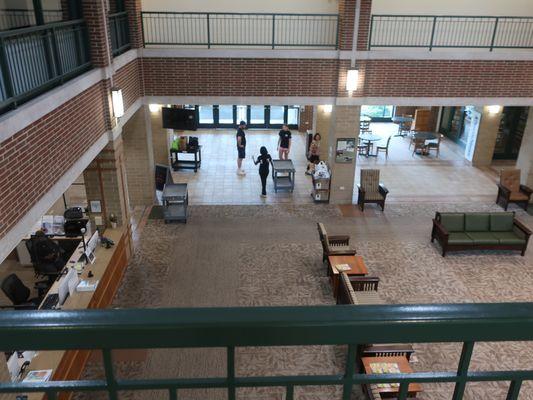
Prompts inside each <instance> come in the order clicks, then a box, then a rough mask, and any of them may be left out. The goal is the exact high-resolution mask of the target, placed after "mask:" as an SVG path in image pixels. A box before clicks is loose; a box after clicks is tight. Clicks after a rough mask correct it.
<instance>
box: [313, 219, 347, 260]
mask: <svg viewBox="0 0 533 400" xmlns="http://www.w3.org/2000/svg"><path fill="white" fill-rule="evenodd" d="M317 228H318V236H319V237H320V242H321V243H322V262H326V261H327V260H328V256H332V255H337V256H339V255H340V256H353V255H354V254H357V251H356V250H355V248H353V247H351V246H350V236H348V235H336V236H329V235H328V233H327V232H326V227H325V226H324V224H323V223H322V222H317Z"/></svg>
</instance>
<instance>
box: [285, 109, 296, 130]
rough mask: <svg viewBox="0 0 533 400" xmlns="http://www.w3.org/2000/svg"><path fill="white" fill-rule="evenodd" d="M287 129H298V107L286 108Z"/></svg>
mask: <svg viewBox="0 0 533 400" xmlns="http://www.w3.org/2000/svg"><path fill="white" fill-rule="evenodd" d="M285 123H286V124H287V125H288V126H289V129H298V125H299V123H300V107H299V106H287V121H286V122H285Z"/></svg>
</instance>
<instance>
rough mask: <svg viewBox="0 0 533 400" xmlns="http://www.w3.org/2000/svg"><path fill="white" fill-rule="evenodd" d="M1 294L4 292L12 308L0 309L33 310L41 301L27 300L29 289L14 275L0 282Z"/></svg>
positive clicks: (36, 298) (35, 299) (36, 299)
mask: <svg viewBox="0 0 533 400" xmlns="http://www.w3.org/2000/svg"><path fill="white" fill-rule="evenodd" d="M2 292H4V294H5V295H6V296H7V297H8V298H9V300H11V302H12V303H13V305H12V306H2V308H15V309H18V310H35V309H37V308H38V307H39V304H40V303H41V300H40V299H39V298H38V297H34V298H32V299H30V298H29V297H30V289H28V288H27V287H26V286H25V285H24V283H22V281H21V280H20V279H19V277H18V276H17V275H16V274H10V275H8V276H7V277H6V278H5V279H4V280H3V281H2Z"/></svg>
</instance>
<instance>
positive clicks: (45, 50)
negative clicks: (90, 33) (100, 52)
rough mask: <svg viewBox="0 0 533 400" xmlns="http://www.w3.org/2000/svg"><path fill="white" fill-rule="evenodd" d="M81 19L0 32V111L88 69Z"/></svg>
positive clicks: (84, 33)
mask: <svg viewBox="0 0 533 400" xmlns="http://www.w3.org/2000/svg"><path fill="white" fill-rule="evenodd" d="M90 65H91V62H90V55H89V47H88V40H87V30H86V27H85V23H84V21H83V20H73V21H65V22H58V23H53V24H46V25H39V26H33V27H30V28H23V29H16V30H12V31H6V32H0V112H3V111H5V110H7V109H10V108H15V107H17V105H19V104H20V103H23V102H25V101H27V100H29V99H31V98H33V97H35V96H38V95H39V94H41V93H43V92H44V91H46V90H49V89H50V88H51V87H54V86H57V85H59V84H61V83H63V82H64V81H66V80H68V79H71V78H72V77H74V76H77V75H79V74H81V73H83V72H85V71H86V70H88V69H89V68H90Z"/></svg>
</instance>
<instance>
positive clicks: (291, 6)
mask: <svg viewBox="0 0 533 400" xmlns="http://www.w3.org/2000/svg"><path fill="white" fill-rule="evenodd" d="M142 9H143V11H181V12H186V11H195V12H258V13H259V12H264V13H311V14H314V13H317V14H319V13H333V14H336V13H337V12H338V0H270V1H264V0H196V1H191V0H142Z"/></svg>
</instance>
